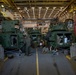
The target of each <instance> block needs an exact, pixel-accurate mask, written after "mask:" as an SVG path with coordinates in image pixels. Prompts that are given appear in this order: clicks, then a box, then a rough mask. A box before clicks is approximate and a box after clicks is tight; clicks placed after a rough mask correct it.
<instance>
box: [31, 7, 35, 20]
mask: <svg viewBox="0 0 76 75" xmlns="http://www.w3.org/2000/svg"><path fill="white" fill-rule="evenodd" d="M31 8H32V10H33V17H34V19H35V7H31Z"/></svg>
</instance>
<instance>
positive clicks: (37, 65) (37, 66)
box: [36, 49, 39, 75]
mask: <svg viewBox="0 0 76 75" xmlns="http://www.w3.org/2000/svg"><path fill="white" fill-rule="evenodd" d="M36 72H37V75H39V63H38V51H37V49H36Z"/></svg>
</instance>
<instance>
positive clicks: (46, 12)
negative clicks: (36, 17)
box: [43, 7, 49, 18]
mask: <svg viewBox="0 0 76 75" xmlns="http://www.w3.org/2000/svg"><path fill="white" fill-rule="evenodd" d="M48 9H49V7H46V11H45V14H44V16H43V18H45V16H46V14H47V11H48Z"/></svg>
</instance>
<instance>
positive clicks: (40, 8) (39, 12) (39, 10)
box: [39, 7, 42, 18]
mask: <svg viewBox="0 0 76 75" xmlns="http://www.w3.org/2000/svg"><path fill="white" fill-rule="evenodd" d="M41 9H42V7H39V18H40V13H41Z"/></svg>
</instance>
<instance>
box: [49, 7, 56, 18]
mask: <svg viewBox="0 0 76 75" xmlns="http://www.w3.org/2000/svg"><path fill="white" fill-rule="evenodd" d="M55 9H56V7H53V10H52V11H51V13H50V15H49V16H48V17H49V18H50V16H51V15H52V13H53V12H54V10H55Z"/></svg>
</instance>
